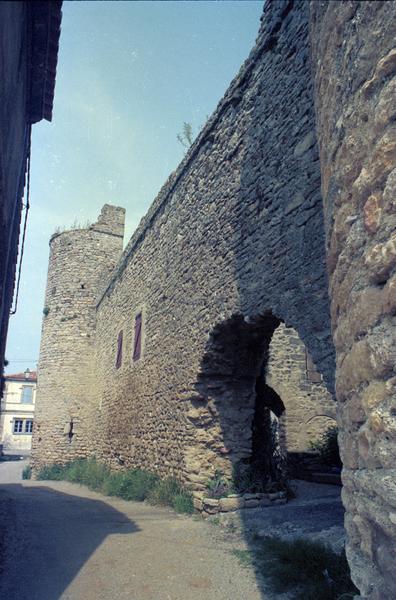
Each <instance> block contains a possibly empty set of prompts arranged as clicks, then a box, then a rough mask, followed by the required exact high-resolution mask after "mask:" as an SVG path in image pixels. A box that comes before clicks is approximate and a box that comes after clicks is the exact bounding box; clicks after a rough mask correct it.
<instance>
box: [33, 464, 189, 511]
mask: <svg viewBox="0 0 396 600" xmlns="http://www.w3.org/2000/svg"><path fill="white" fill-rule="evenodd" d="M37 478H38V479H47V480H49V479H53V480H57V481H60V480H64V481H71V482H73V483H81V484H83V485H86V486H87V487H89V488H90V489H91V490H95V491H99V492H102V493H103V494H106V495H107V496H117V497H118V498H123V499H124V500H135V501H143V500H146V499H148V500H149V502H151V504H159V505H163V506H172V507H173V508H174V509H175V510H176V511H177V512H183V513H192V512H193V511H194V507H193V497H192V495H191V494H190V492H188V491H187V490H186V489H185V488H184V487H183V486H182V485H181V484H180V483H179V482H178V481H177V480H176V479H173V478H168V479H164V480H163V481H162V480H161V479H160V478H159V477H158V476H157V475H154V474H153V473H150V472H149V471H145V470H144V469H130V470H128V471H122V472H114V471H113V472H112V471H110V469H108V468H107V467H106V466H105V465H103V464H102V463H100V462H98V461H96V459H94V458H92V459H80V460H74V461H72V462H70V463H68V464H66V465H56V464H55V465H47V466H44V467H43V468H42V469H40V471H39V472H38V473H37Z"/></svg>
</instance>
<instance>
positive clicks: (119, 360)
mask: <svg viewBox="0 0 396 600" xmlns="http://www.w3.org/2000/svg"><path fill="white" fill-rule="evenodd" d="M122 338H123V332H122V330H121V331H120V333H119V334H118V340H117V357H116V364H115V367H116V369H119V368H120V367H121V365H122Z"/></svg>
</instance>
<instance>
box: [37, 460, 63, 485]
mask: <svg viewBox="0 0 396 600" xmlns="http://www.w3.org/2000/svg"><path fill="white" fill-rule="evenodd" d="M65 473H66V467H65V466H63V465H57V464H54V465H45V466H44V467H42V468H41V469H40V470H39V471H38V473H37V479H44V480H46V479H51V480H55V481H61V480H62V479H66V477H65Z"/></svg>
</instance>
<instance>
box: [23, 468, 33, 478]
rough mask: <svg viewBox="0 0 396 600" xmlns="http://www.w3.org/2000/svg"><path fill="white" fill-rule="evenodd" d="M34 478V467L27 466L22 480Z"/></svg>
mask: <svg viewBox="0 0 396 600" xmlns="http://www.w3.org/2000/svg"><path fill="white" fill-rule="evenodd" d="M31 477H32V467H31V466H30V465H26V467H25V468H24V469H23V471H22V479H31Z"/></svg>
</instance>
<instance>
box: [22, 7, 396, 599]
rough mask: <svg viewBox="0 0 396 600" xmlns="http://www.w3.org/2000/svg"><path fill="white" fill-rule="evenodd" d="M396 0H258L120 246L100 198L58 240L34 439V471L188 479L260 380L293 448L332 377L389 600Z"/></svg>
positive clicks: (247, 412)
mask: <svg viewBox="0 0 396 600" xmlns="http://www.w3.org/2000/svg"><path fill="white" fill-rule="evenodd" d="M395 13H396V4H395V3H394V2H355V1H346V2H332V1H330V2H327V1H326V2H320V1H317V2H312V3H309V2H304V1H299V0H295V1H294V2H293V1H287V0H281V1H277V2H270V1H268V2H267V3H266V5H265V8H264V13H263V17H262V24H261V27H260V31H259V34H258V37H257V42H256V45H255V47H254V48H253V50H252V52H251V54H250V56H249V57H248V59H247V61H246V62H245V63H244V65H243V66H242V68H241V70H240V72H239V73H238V75H237V76H236V78H235V79H234V80H233V81H232V83H231V85H230V87H229V89H228V91H227V92H226V94H225V96H224V98H223V99H222V100H221V101H220V103H219V105H218V107H217V109H216V111H215V112H214V114H213V115H212V117H211V118H210V119H209V121H208V123H207V124H206V126H205V127H204V129H203V130H202V132H201V133H200V135H199V136H198V138H197V140H196V141H195V142H194V144H193V145H192V147H191V149H190V150H189V152H188V154H187V155H186V157H185V159H184V160H183V162H182V163H181V164H180V166H179V167H178V169H177V170H176V171H175V172H174V173H173V174H172V175H171V176H170V178H169V179H168V181H167V182H166V184H165V185H164V187H163V188H162V190H161V191H160V193H159V195H158V196H157V198H156V199H155V201H154V202H153V204H152V206H151V208H150V209H149V211H148V213H147V215H146V216H145V217H144V218H143V220H142V221H141V223H140V225H139V227H138V229H137V230H136V232H135V233H134V235H133V236H132V238H131V240H130V241H129V243H128V245H127V247H126V248H125V250H124V251H123V252H122V236H123V219H124V211H123V209H120V208H117V207H110V206H108V205H106V206H105V207H104V208H103V211H102V214H101V217H100V218H99V221H98V222H97V223H96V224H94V225H92V226H91V227H90V228H89V229H83V230H75V231H68V232H64V233H62V234H59V235H56V236H55V237H53V238H52V239H51V243H50V246H51V253H50V263H49V272H48V283H47V291H46V300H45V308H44V320H43V333H42V344H41V352H40V363H39V381H38V397H37V417H36V428H35V431H34V436H33V461H34V467H35V468H37V467H38V466H40V465H42V464H46V463H51V462H65V461H68V460H71V459H72V458H76V457H85V456H94V455H95V456H97V457H98V458H99V459H101V460H103V461H105V462H106V463H107V464H109V465H110V466H111V467H112V468H118V469H120V468H125V467H129V466H141V467H146V468H150V469H152V470H155V471H156V472H158V473H159V474H161V475H175V476H177V477H178V478H179V479H181V480H182V481H184V482H185V483H186V484H187V485H189V486H190V487H191V488H192V489H194V490H202V489H204V487H205V483H206V481H207V479H208V477H210V476H211V475H213V473H214V471H215V470H216V469H220V470H222V471H223V472H225V473H230V472H231V469H232V466H233V465H238V464H245V463H246V462H248V461H249V460H250V459H251V457H252V448H253V442H252V438H253V433H252V431H253V424H254V418H255V413H256V411H257V398H258V396H259V392H258V390H260V389H261V390H264V397H265V398H266V401H267V406H268V407H270V408H271V407H272V409H274V411H275V412H276V410H278V409H279V406H281V405H283V408H282V411H283V416H282V417H281V419H280V420H281V422H282V420H283V422H286V424H285V425H284V434H285V436H286V443H290V444H297V445H298V444H300V442H301V443H305V442H306V440H305V441H303V442H302V441H301V434H300V431H299V429H298V426H299V425H300V427H301V426H303V431H304V429H305V430H307V431H308V430H309V427H308V426H307V423H311V424H312V423H313V422H314V419H315V418H319V417H320V418H322V419H331V418H332V417H333V416H334V413H332V408H331V407H332V404H331V401H330V399H331V396H330V395H331V394H333V393H334V383H335V390H336V397H337V420H338V425H339V427H340V443H341V451H342V458H343V463H344V470H343V482H344V490H343V497H344V503H345V506H346V509H347V518H346V526H347V532H348V547H347V553H348V559H349V562H350V564H351V568H352V576H353V579H354V581H355V582H356V583H357V585H358V587H359V589H360V590H361V593H362V596H363V597H364V598H366V599H370V600H387V599H389V600H390V599H391V598H394V597H395V596H396V581H395V575H394V570H392V565H391V560H392V557H393V556H394V555H395V551H396V545H395V540H396V483H395V469H394V458H395V431H396V428H395V414H396V406H395V388H396V383H395V382H396V377H395V375H396V374H395V355H396V351H395V348H396V345H395V337H394V336H395V332H394V319H395V313H396V309H395V300H396V296H395V286H396V284H395V281H396V279H395V277H396V275H395V271H396V239H394V221H395V211H394V208H395V207H394V188H395V181H396V177H395V173H396V171H395V154H396V137H395V93H394V92H395V87H396V79H395V77H394V74H395V71H396V50H395V49H394V48H393V44H394V40H395V22H396V19H395V16H396V14H395ZM328 290H329V292H330V293H329V294H328ZM329 297H330V301H329ZM293 340H294V342H293ZM293 347H294V348H295V350H293ZM301 353H303V354H301ZM302 356H305V357H306V358H302ZM304 360H306V362H305V363H304ZM309 365H315V367H314V368H313V367H312V368H308V366H309ZM310 371H313V372H314V373H315V374H316V375H315V377H314V378H313V379H311V380H310V378H309V373H310ZM317 372H318V373H320V374H321V377H319V376H318V373H317ZM322 378H323V382H324V384H325V385H326V387H327V391H326V390H325V389H324V387H323V384H322ZM293 386H294V387H293ZM304 386H306V387H305V388H304ZM315 386H319V387H316V388H315ZM291 389H293V390H295V391H294V392H293V393H292V394H290V390H291ZM315 390H316V391H315ZM318 390H320V391H318ZM266 394H267V396H266ZM293 396H295V397H296V400H295V402H293ZM279 402H281V404H280V403H279ZM276 406H277V407H278V408H276ZM305 409H306V410H305ZM304 410H305V413H304ZM293 411H294V417H293ZM323 422H324V421H323V420H322V424H323ZM312 431H313V432H314V433H315V428H313V429H312ZM299 436H300V437H299ZM295 447H297V446H295Z"/></svg>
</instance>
